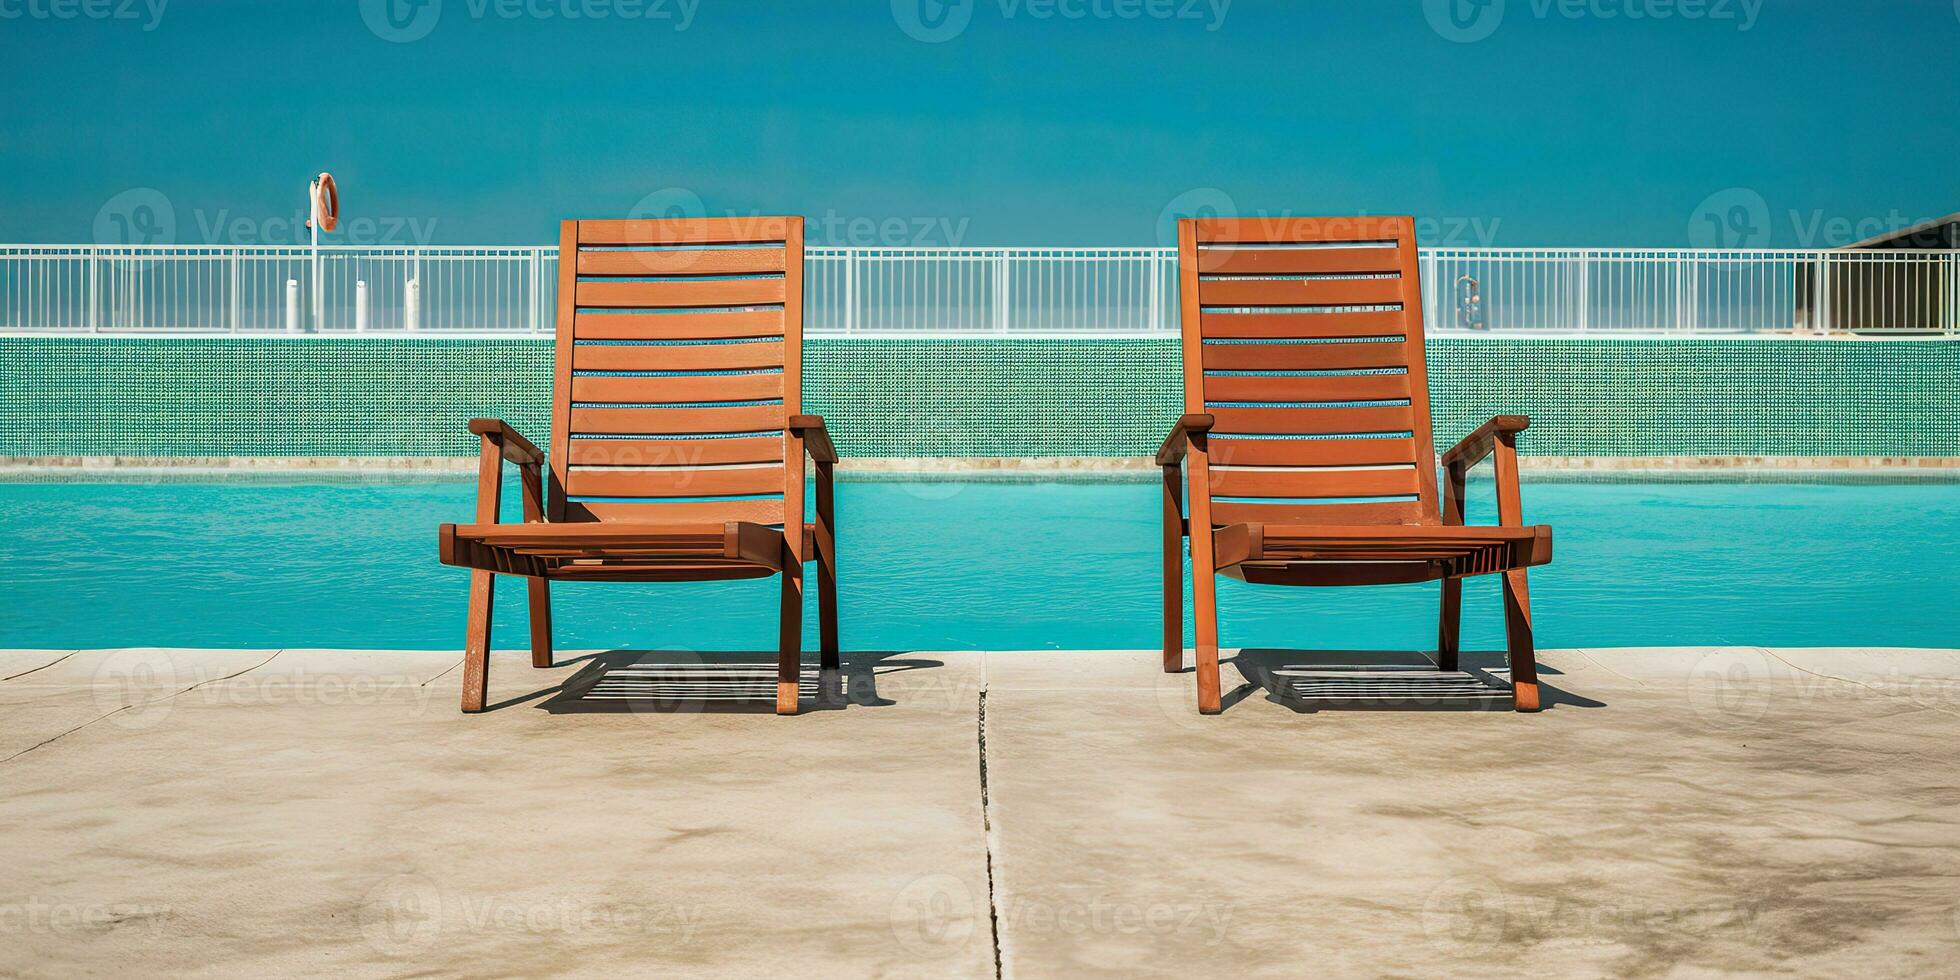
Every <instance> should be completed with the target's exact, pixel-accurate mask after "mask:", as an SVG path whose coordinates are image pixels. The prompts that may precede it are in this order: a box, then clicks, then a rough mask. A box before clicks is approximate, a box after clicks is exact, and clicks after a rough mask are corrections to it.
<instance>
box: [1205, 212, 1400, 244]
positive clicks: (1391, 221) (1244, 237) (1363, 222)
mask: <svg viewBox="0 0 1960 980" xmlns="http://www.w3.org/2000/svg"><path fill="white" fill-rule="evenodd" d="M1196 224H1197V233H1198V241H1199V242H1200V243H1204V244H1210V243H1219V242H1260V243H1277V242H1287V243H1304V242H1312V243H1316V244H1322V243H1334V242H1385V241H1393V240H1395V239H1398V238H1401V237H1402V236H1405V235H1408V234H1409V233H1410V230H1411V229H1412V228H1413V227H1414V225H1415V219H1413V218H1408V217H1402V216H1393V217H1391V216H1387V215H1376V216H1373V217H1345V216H1342V215H1332V216H1329V217H1266V218H1199V219H1197V222H1196Z"/></svg>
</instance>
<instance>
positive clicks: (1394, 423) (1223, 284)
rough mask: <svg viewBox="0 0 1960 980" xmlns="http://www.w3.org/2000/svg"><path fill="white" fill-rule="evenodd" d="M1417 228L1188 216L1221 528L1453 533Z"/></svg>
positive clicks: (1381, 221) (1196, 342) (1196, 395)
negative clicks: (1428, 527)
mask: <svg viewBox="0 0 1960 980" xmlns="http://www.w3.org/2000/svg"><path fill="white" fill-rule="evenodd" d="M1414 229H1415V221H1414V219H1412V218H1406V217H1381V218H1271V219H1265V218H1199V219H1187V220H1184V221H1181V222H1179V223H1178V272H1179V278H1180V288H1181V290H1182V302H1183V320H1184V409H1185V411H1186V412H1187V413H1209V414H1211V415H1212V416H1214V418H1215V419H1216V424H1215V426H1214V427H1213V429H1212V432H1211V436H1210V438H1209V440H1208V451H1207V453H1206V459H1205V466H1206V468H1207V469H1208V470H1209V473H1208V478H1207V480H1206V481H1205V483H1206V485H1205V486H1204V487H1194V488H1193V492H1206V491H1208V492H1209V493H1210V495H1211V498H1212V511H1211V513H1212V521H1213V522H1214V523H1216V524H1234V523H1239V522H1256V523H1267V524H1284V523H1293V524H1437V523H1440V521H1439V519H1438V517H1437V506H1436V465H1435V449H1434V446H1433V444H1432V441H1431V436H1430V428H1429V383H1428V377H1427V372H1426V371H1425V369H1424V363H1423V346H1422V286H1421V283H1420V282H1419V281H1418V278H1417V275H1418V273H1417V268H1416V242H1415V231H1414Z"/></svg>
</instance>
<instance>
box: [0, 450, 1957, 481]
mask: <svg viewBox="0 0 1960 980" xmlns="http://www.w3.org/2000/svg"><path fill="white" fill-rule="evenodd" d="M1518 463H1519V468H1520V469H1522V470H1523V471H1524V472H1526V473H1529V474H1532V475H1534V476H1536V477H1538V478H1540V479H1546V478H1550V479H1553V480H1572V481H1587V480H1601V481H1612V482H1627V481H1630V480H1653V481H1656V482H1672V481H1693V482H1703V481H1716V482H1725V481H1731V480H1733V481H1737V482H1753V481H1763V480H1769V481H1783V480H1792V479H1795V480H1803V481H1830V480H1834V479H1839V480H1845V481H1851V482H1865V481H1869V480H1878V481H1907V482H1921V481H1932V482H1946V481H1949V480H1960V456H1524V457H1520V458H1519V460H1518ZM476 467H477V459H476V457H474V456H0V482H9V483H77V482H93V481H105V480H106V481H110V482H139V483H140V482H197V481H202V480H220V481H229V480H240V481H252V480H256V479H271V480H282V479H283V480H292V479H313V478H323V479H328V480H343V479H351V480H355V481H357V482H382V483H388V482H396V481H409V482H413V481H417V480H431V479H435V480H442V479H450V478H459V477H463V476H466V475H469V474H473V473H474V472H475V471H476ZM1157 469H1158V467H1157V464H1156V461H1155V460H1153V459H1151V458H1150V457H1147V456H1133V457H1106V456H1044V457H909V458H860V459H846V460H843V461H841V462H839V464H838V467H837V470H838V475H839V478H840V479H842V480H846V481H854V480H855V481H863V480H881V481H884V480H889V481H907V480H926V481H930V480H973V481H996V480H998V481H1005V482H1034V481H1055V482H1103V481H1113V482H1132V481H1137V480H1143V479H1155V474H1156V471H1157Z"/></svg>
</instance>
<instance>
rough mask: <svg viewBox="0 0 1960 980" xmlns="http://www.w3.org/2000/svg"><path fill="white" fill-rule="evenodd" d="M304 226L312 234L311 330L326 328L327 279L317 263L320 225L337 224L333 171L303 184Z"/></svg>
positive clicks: (329, 227) (330, 226) (337, 201)
mask: <svg viewBox="0 0 1960 980" xmlns="http://www.w3.org/2000/svg"><path fill="white" fill-rule="evenodd" d="M306 201H307V219H306V226H307V228H308V229H310V230H311V232H312V236H313V330H314V331H315V332H318V331H320V330H323V329H325V328H326V324H325V322H324V321H325V318H326V281H325V279H324V278H323V272H322V269H321V266H320V229H321V228H322V227H324V228H325V229H326V230H328V231H332V230H334V229H335V228H336V227H338V226H339V225H340V188H339V187H337V186H336V185H335V184H334V181H333V174H330V173H324V172H323V173H321V174H320V176H318V177H315V178H313V180H312V181H311V182H309V183H308V184H307V185H306Z"/></svg>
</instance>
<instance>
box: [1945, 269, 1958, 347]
mask: <svg viewBox="0 0 1960 980" xmlns="http://www.w3.org/2000/svg"><path fill="white" fill-rule="evenodd" d="M1946 332H1947V333H1948V334H1949V335H1951V334H1960V249H1956V250H1954V251H1951V252H1948V253H1946Z"/></svg>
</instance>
